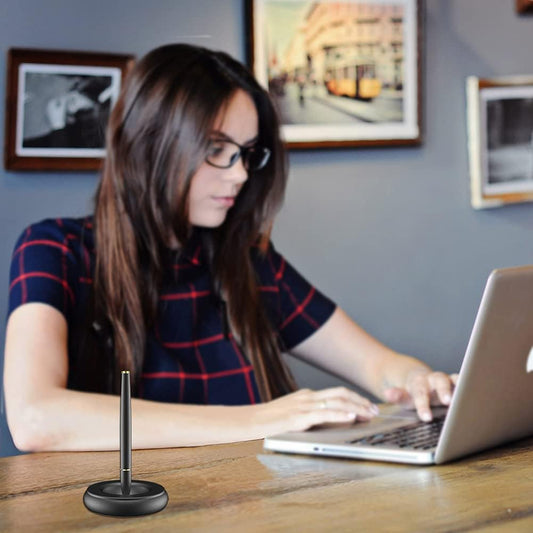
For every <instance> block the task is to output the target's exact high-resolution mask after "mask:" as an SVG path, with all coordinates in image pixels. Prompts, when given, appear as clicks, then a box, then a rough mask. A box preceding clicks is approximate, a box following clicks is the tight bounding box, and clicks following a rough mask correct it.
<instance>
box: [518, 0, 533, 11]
mask: <svg viewBox="0 0 533 533" xmlns="http://www.w3.org/2000/svg"><path fill="white" fill-rule="evenodd" d="M516 11H517V13H533V0H516Z"/></svg>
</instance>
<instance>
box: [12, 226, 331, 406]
mask: <svg viewBox="0 0 533 533" xmlns="http://www.w3.org/2000/svg"><path fill="white" fill-rule="evenodd" d="M94 254H95V251H94V241H93V232H92V219H91V218H90V217H87V218H83V219H56V220H52V219H48V220H44V221H42V222H39V223H37V224H34V225H32V226H30V227H28V228H27V229H26V230H25V231H24V232H23V233H22V235H21V237H20V238H19V240H18V242H17V244H16V246H15V250H14V253H13V258H12V262H11V282H10V288H9V295H10V296H9V298H10V301H9V312H10V313H11V312H12V311H13V310H14V309H16V308H17V307H18V306H20V305H23V304H26V303H29V302H42V303H46V304H48V305H51V306H53V307H55V308H56V309H58V310H59V311H60V312H61V313H63V315H64V316H65V318H66V320H67V324H68V328H69V331H75V330H77V328H78V327H79V325H80V323H81V321H82V320H83V316H84V309H85V306H86V302H87V301H88V297H89V291H90V288H91V284H92V276H93V265H94ZM251 257H252V261H253V264H254V267H255V269H256V273H257V279H258V289H259V291H260V294H261V297H262V301H263V303H264V305H265V309H266V311H267V314H268V316H269V318H270V320H271V321H272V324H273V326H274V329H275V331H276V333H277V335H278V339H279V344H280V348H281V349H282V350H284V351H290V349H291V348H292V347H294V346H296V345H297V344H299V343H300V342H302V341H303V340H305V339H306V338H307V337H308V336H310V335H311V334H312V333H313V332H314V331H316V330H317V329H318V328H319V327H320V326H321V325H322V324H323V323H324V322H325V321H326V320H327V319H328V318H329V317H330V316H331V314H332V313H333V310H334V308H335V305H334V304H333V302H331V301H330V300H329V299H327V298H326V297H325V296H323V295H322V294H321V293H320V292H319V291H317V290H316V289H315V288H314V287H312V286H311V285H310V284H309V283H308V282H307V281H306V280H305V279H304V278H303V277H302V276H301V275H300V274H298V272H296V270H295V269H294V268H293V267H292V266H291V265H290V264H289V263H288V262H287V261H286V260H285V259H284V258H283V256H281V255H280V254H279V253H277V252H276V251H275V249H274V247H273V246H272V245H270V246H269V248H268V251H267V253H266V254H265V255H260V254H259V252H258V250H256V249H252V250H251ZM211 287H212V283H211V279H210V274H209V270H208V268H207V266H206V265H205V263H204V260H203V255H202V249H201V246H200V245H199V244H198V243H195V242H191V243H190V245H189V246H187V248H186V249H185V250H184V251H183V252H182V253H181V254H180V256H179V257H178V258H176V259H175V260H174V261H173V262H171V263H169V268H168V276H167V279H166V280H165V283H164V285H163V289H162V291H161V295H160V300H159V309H158V317H157V321H156V324H155V327H154V328H153V330H152V331H150V332H149V333H148V336H147V349H146V356H145V364H144V369H143V374H142V385H141V397H144V398H147V399H150V400H156V401H163V402H181V403H195V404H224V405H241V404H250V403H255V402H258V401H259V394H258V390H257V385H256V382H255V377H254V371H253V368H252V366H251V365H250V363H249V361H248V359H247V358H246V355H245V354H244V353H243V351H242V349H241V347H240V346H239V344H238V342H237V341H236V339H235V338H234V337H233V336H232V335H231V333H230V334H229V335H228V336H226V335H224V329H223V317H222V315H221V311H220V305H219V301H218V298H217V297H216V295H214V294H213V291H212V288H211ZM72 337H74V335H69V346H68V349H69V358H71V357H73V354H74V353H75V352H76V339H75V338H72Z"/></svg>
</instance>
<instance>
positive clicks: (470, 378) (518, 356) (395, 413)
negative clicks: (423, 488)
mask: <svg viewBox="0 0 533 533" xmlns="http://www.w3.org/2000/svg"><path fill="white" fill-rule="evenodd" d="M433 415H434V420H433V422H430V423H424V422H420V421H419V420H418V418H417V416H416V414H415V413H414V411H411V410H407V409H405V408H402V407H399V406H392V405H385V406H381V410H380V414H379V415H378V416H377V417H376V418H374V419H372V420H371V421H369V422H360V423H356V424H350V425H343V426H335V427H328V428H324V427H321V428H314V429H311V430H308V431H302V432H291V433H284V434H282V435H275V436H273V437H268V438H266V439H265V442H264V448H265V449H266V450H272V451H276V452H286V453H301V454H310V455H326V456H335V457H349V458H354V459H366V460H376V461H393V462H400V463H413V464H440V463H444V462H447V461H451V460H453V459H457V458H460V457H463V456H465V455H469V454H471V453H474V452H478V451H480V450H484V449H487V448H492V447H495V446H498V445H500V444H504V443H506V442H510V441H513V440H518V439H520V438H524V437H527V436H530V435H533V265H532V266H525V267H516V268H503V269H498V270H494V271H493V272H492V273H491V274H490V276H489V278H488V281H487V284H486V286H485V291H484V293H483V297H482V300H481V304H480V306H479V310H478V313H477V317H476V320H475V323H474V327H473V330H472V334H471V336H470V341H469V343H468V347H467V350H466V355H465V357H464V360H463V364H462V366H461V371H460V374H459V380H458V382H457V386H456V389H455V392H454V395H453V398H452V402H451V404H450V406H449V408H448V409H445V408H437V409H435V410H434V413H433Z"/></svg>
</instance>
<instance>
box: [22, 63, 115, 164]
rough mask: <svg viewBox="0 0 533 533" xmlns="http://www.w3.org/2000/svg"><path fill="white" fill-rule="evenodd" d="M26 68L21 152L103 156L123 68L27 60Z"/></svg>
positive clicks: (47, 154) (44, 154)
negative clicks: (56, 64) (111, 110)
mask: <svg viewBox="0 0 533 533" xmlns="http://www.w3.org/2000/svg"><path fill="white" fill-rule="evenodd" d="M95 71H96V72H95ZM20 72H21V78H22V79H21V82H22V83H21V86H22V94H23V98H22V100H21V109H20V112H19V114H18V118H19V123H18V124H17V134H18V135H17V154H18V155H22V156H23V155H27V156H31V155H41V156H43V157H53V156H72V157H76V156H90V155H93V156H103V155H104V146H105V127H106V124H107V121H108V119H109V112H110V109H111V107H112V105H113V104H114V103H115V101H116V99H117V96H118V90H119V87H120V70H119V69H91V68H85V69H83V70H81V67H79V68H76V67H74V69H68V70H67V67H63V68H58V67H53V66H52V67H51V68H50V66H48V65H43V66H40V65H27V66H25V67H23V68H21V71H20Z"/></svg>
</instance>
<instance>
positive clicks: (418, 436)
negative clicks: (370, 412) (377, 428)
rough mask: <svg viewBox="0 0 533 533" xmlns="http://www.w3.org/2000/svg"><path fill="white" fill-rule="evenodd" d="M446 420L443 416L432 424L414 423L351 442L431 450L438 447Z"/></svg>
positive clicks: (435, 419)
mask: <svg viewBox="0 0 533 533" xmlns="http://www.w3.org/2000/svg"><path fill="white" fill-rule="evenodd" d="M444 418H445V417H444V416H442V417H438V418H434V419H433V420H432V421H431V422H422V421H419V422H414V423H413V424H409V425H407V426H402V427H401V428H398V429H395V430H393V431H389V432H386V433H376V434H374V435H369V436H367V437H363V438H362V439H355V440H352V441H350V442H351V443H352V444H366V445H368V446H386V447H390V446H394V447H398V448H410V449H413V450H429V449H431V448H434V447H435V446H437V442H438V440H439V436H440V432H441V430H442V426H443V424H444Z"/></svg>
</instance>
